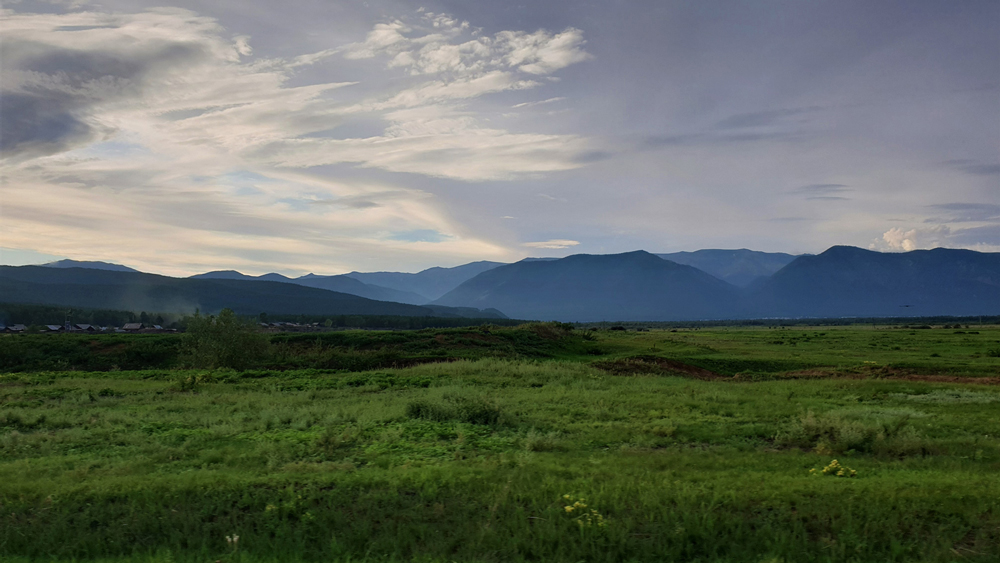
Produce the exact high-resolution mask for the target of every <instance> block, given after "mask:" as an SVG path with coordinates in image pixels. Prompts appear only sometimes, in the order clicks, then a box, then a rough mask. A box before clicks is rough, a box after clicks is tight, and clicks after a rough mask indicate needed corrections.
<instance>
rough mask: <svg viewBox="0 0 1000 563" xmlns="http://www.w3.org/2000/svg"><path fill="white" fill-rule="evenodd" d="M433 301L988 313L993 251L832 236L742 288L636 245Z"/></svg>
mask: <svg viewBox="0 0 1000 563" xmlns="http://www.w3.org/2000/svg"><path fill="white" fill-rule="evenodd" d="M654 259H655V260H654ZM657 262H659V263H660V264H662V265H660V264H657ZM666 265H669V266H666ZM678 268H684V270H679V269H678ZM434 304H440V305H448V306H453V307H454V306H473V307H495V308H497V309H500V310H501V311H504V312H505V313H506V314H508V315H512V316H515V317H517V318H538V319H543V320H561V321H601V320H619V321H631V320H635V321H640V320H645V321H656V320H690V319H700V320H711V319H739V318H767V317H786V318H787V317H792V318H796V317H869V316H887V317H898V316H933V315H979V314H983V315H987V314H989V315H995V314H1000V253H982V252H975V251H971V250H953V249H944V248H939V249H934V250H919V251H912V252H906V253H880V252H873V251H868V250H863V249H860V248H854V247H841V246H835V247H833V248H830V249H829V250H827V251H826V252H823V253H822V254H819V255H815V256H812V255H804V256H799V257H796V258H794V259H793V260H792V261H791V262H789V263H788V264H787V265H786V266H784V267H783V268H781V269H780V270H778V271H777V272H775V273H774V274H773V275H772V276H770V277H769V278H765V279H762V280H758V281H757V282H755V283H752V285H751V286H750V287H746V288H737V287H736V286H734V285H732V284H729V283H726V282H724V281H722V280H720V279H718V278H716V277H713V276H711V275H709V274H708V273H706V272H703V271H702V270H699V269H696V268H694V267H692V266H686V265H680V264H676V263H674V262H671V261H668V260H666V259H663V258H659V257H658V256H654V255H652V254H649V253H646V252H642V251H639V252H630V253H624V254H614V255H603V256H594V255H586V254H579V255H574V256H569V257H566V258H562V259H560V260H553V261H545V262H518V263H515V264H510V265H507V266H501V267H498V268H495V269H492V270H489V271H487V272H484V273H482V274H480V275H478V276H476V277H474V278H472V279H470V280H468V281H467V282H465V283H463V284H462V285H460V286H459V287H457V288H455V289H454V290H452V291H451V292H449V293H448V294H446V295H444V296H443V297H442V298H441V299H438V300H437V301H435V302H434Z"/></svg>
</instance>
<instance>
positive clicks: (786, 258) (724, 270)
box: [657, 248, 796, 287]
mask: <svg viewBox="0 0 1000 563" xmlns="http://www.w3.org/2000/svg"><path fill="white" fill-rule="evenodd" d="M657 256H659V257H660V258H663V259H664V260H670V261H671V262H676V263H678V264H686V265H688V266H694V267H695V268H698V269H699V270H702V271H704V272H708V273H709V274H712V275H713V276H715V277H717V278H719V279H720V280H722V281H725V282H729V283H731V284H733V285H735V286H737V287H747V286H749V285H751V284H753V283H754V282H757V281H760V280H762V279H765V278H767V277H769V276H771V275H773V274H774V273H775V272H777V271H778V270H780V269H782V268H784V267H785V266H787V265H788V264H789V263H791V261H792V260H795V258H796V256H795V255H793V254H785V253H784V252H760V251H757V250H747V249H746V248H741V249H739V250H721V249H705V250H696V251H694V252H671V253H668V254H657Z"/></svg>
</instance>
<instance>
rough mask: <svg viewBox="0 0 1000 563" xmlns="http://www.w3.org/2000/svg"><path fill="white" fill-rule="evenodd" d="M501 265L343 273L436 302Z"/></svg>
mask: <svg viewBox="0 0 1000 563" xmlns="http://www.w3.org/2000/svg"><path fill="white" fill-rule="evenodd" d="M503 265H504V264H503V263H502V262H490V261H487V260H482V261H479V262H470V263H468V264H462V265H461V266H455V267H454V268H441V267H433V268H427V269H426V270H423V271H420V272H417V273H416V274H408V273H403V272H369V273H365V272H351V273H349V274H344V275H345V276H348V277H352V278H354V279H356V280H359V281H362V282H364V283H366V284H372V285H378V286H382V287H387V288H390V289H395V290H398V291H410V292H413V293H416V294H419V295H421V296H423V297H426V298H427V301H434V300H435V299H438V298H439V297H441V296H442V295H444V294H445V293H448V292H449V291H451V290H452V289H455V288H456V287H458V286H459V285H460V284H462V283H463V282H465V281H466V280H469V279H471V278H473V277H475V276H477V275H479V274H481V273H483V272H485V271H487V270H492V269H493V268H496V267H498V266H503Z"/></svg>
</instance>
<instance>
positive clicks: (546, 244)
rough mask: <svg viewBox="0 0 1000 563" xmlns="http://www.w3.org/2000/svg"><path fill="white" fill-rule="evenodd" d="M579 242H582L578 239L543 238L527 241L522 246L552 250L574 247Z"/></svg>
mask: <svg viewBox="0 0 1000 563" xmlns="http://www.w3.org/2000/svg"><path fill="white" fill-rule="evenodd" d="M578 244H580V242H579V241H576V240H567V239H551V240H543V241H537V242H526V243H524V244H523V245H522V246H527V247H528V248H542V249H551V250H561V249H564V248H570V247H573V246H577V245H578Z"/></svg>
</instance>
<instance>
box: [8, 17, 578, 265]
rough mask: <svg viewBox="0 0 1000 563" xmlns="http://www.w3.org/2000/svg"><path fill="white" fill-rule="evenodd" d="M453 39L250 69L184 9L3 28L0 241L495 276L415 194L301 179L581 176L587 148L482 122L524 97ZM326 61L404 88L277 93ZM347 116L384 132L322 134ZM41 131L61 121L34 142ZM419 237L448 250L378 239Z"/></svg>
mask: <svg viewBox="0 0 1000 563" xmlns="http://www.w3.org/2000/svg"><path fill="white" fill-rule="evenodd" d="M472 33H473V32H471V31H470V28H469V24H468V23H467V22H459V21H457V20H455V19H454V18H452V17H450V16H447V15H442V14H429V13H423V14H422V16H421V23H420V24H419V25H417V24H413V25H410V24H404V23H402V22H399V21H394V22H390V23H383V24H378V25H376V26H375V27H374V28H373V29H372V30H371V32H370V33H368V35H367V36H366V38H365V40H364V41H363V42H362V43H358V44H354V45H349V46H346V47H342V48H338V47H332V48H330V49H325V50H322V51H319V52H314V53H308V54H303V55H300V56H297V57H292V58H289V59H273V58H272V59H267V58H253V57H254V50H253V48H252V40H251V38H249V37H247V36H236V37H232V36H231V35H229V34H227V32H226V30H225V29H223V28H222V27H221V26H220V25H219V24H218V22H216V21H215V20H213V19H211V18H207V17H203V16H200V15H198V14H196V13H193V12H190V11H187V10H181V9H174V8H161V9H152V10H149V11H146V12H142V13H136V14H103V13H97V12H76V13H68V14H21V13H14V12H11V11H9V10H8V11H5V12H4V51H5V52H4V57H5V64H4V67H3V69H2V75H0V87H2V89H3V96H2V99H3V102H4V103H5V110H6V109H7V108H8V107H9V106H8V105H7V104H11V103H15V102H17V103H20V104H21V105H20V106H18V107H16V108H15V109H16V110H17V111H14V112H7V114H8V115H13V116H17V118H18V119H22V121H23V124H24V126H23V127H21V128H20V129H18V128H13V129H11V128H7V126H6V125H5V130H4V137H5V138H4V139H3V140H2V142H3V143H4V146H3V149H4V154H3V156H4V160H3V162H2V164H0V174H2V175H3V178H4V208H3V221H2V225H0V235H2V238H3V240H4V244H5V245H9V246H11V247H14V248H33V249H36V250H38V251H41V252H48V253H51V254H56V255H59V256H67V257H70V258H77V259H107V258H108V257H114V258H115V260H116V261H119V262H123V263H127V264H129V265H132V266H135V267H140V268H142V267H146V268H152V269H155V270H158V271H163V272H168V273H191V272H194V271H198V270H200V269H203V268H207V267H211V268H218V267H233V268H240V269H245V270H247V271H250V272H254V271H256V272H258V273H259V272H261V271H266V270H268V269H277V268H279V267H281V266H282V265H287V264H294V265H295V266H294V267H295V268H299V269H301V270H311V271H317V272H325V273H335V272H336V271H339V270H347V269H355V268H363V267H364V264H365V261H366V260H372V257H373V256H376V257H377V260H379V262H378V264H373V266H378V267H384V265H385V263H386V262H391V261H393V260H396V261H397V267H399V268H406V267H407V265H411V264H412V265H417V266H419V265H423V264H426V260H427V259H426V258H421V257H422V256H435V257H437V258H435V260H439V259H440V257H441V256H442V255H445V256H453V257H455V258H456V259H459V260H460V259H483V258H494V259H509V258H511V257H512V254H511V253H510V251H509V250H507V249H505V248H503V247H502V246H499V245H497V244H494V243H491V242H489V241H486V240H482V239H478V238H476V237H475V236H472V235H471V234H469V233H468V230H467V229H466V228H464V227H463V226H462V225H460V224H457V223H455V221H454V220H452V219H451V218H450V217H449V215H448V214H447V213H446V212H444V211H442V210H441V209H439V203H438V202H437V201H436V200H435V198H433V197H430V196H429V194H427V193H425V192H422V191H419V190H413V189H407V188H403V187H400V186H397V185H390V184H385V183H379V182H365V181H358V180H354V181H350V182H342V181H338V180H336V179H334V178H331V177H328V176H326V175H325V173H319V172H316V173H314V172H312V171H311V169H313V168H315V167H317V166H321V165H329V164H338V163H356V164H358V165H360V166H362V167H370V168H382V169H385V170H390V171H395V172H407V173H413V174H421V175H427V176H434V177H445V178H452V179H458V180H467V181H480V180H487V179H513V178H517V177H521V176H525V175H533V174H541V173H545V172H551V171H558V170H567V169H571V168H575V167H578V166H580V165H581V164H580V163H581V162H582V160H581V159H580V156H581V155H584V154H586V153H588V152H589V151H591V150H593V147H592V146H591V144H592V143H591V142H590V141H589V140H587V139H584V138H581V137H577V136H573V135H565V134H561V135H552V134H542V133H527V132H511V131H507V130H504V129H499V128H496V127H488V126H483V125H482V124H481V119H480V117H479V115H478V114H477V113H476V112H475V111H474V109H472V108H470V107H469V105H468V104H469V102H470V101H471V100H474V99H476V98H478V97H481V96H485V95H489V94H493V93H497V92H502V91H507V90H518V89H528V88H535V87H538V86H539V83H537V82H536V81H535V80H533V79H532V78H531V76H532V75H533V74H536V73H535V72H534V71H526V70H522V69H521V68H520V67H512V66H511V65H509V64H508V63H506V62H503V60H504V59H503V57H504V56H506V55H504V54H503V53H500V54H498V52H497V51H496V46H495V43H496V39H495V38H482V37H480V38H470V37H469V35H470V34H472ZM539 33H540V34H541V35H538V34H539ZM515 35H517V34H515ZM534 35H538V37H539V41H537V43H538V47H537V49H538V50H539V53H540V54H538V55H535V56H532V57H529V59H530V60H529V59H525V62H524V63H523V64H520V63H519V64H520V66H524V65H530V64H536V63H538V62H539V61H545V60H550V59H551V55H546V54H544V53H543V51H545V49H551V48H557V46H554V45H549V47H546V46H545V45H548V44H549V43H552V41H555V43H557V44H558V43H559V42H560V41H562V40H561V39H560V40H556V38H557V37H558V35H551V34H547V33H545V32H538V33H536V34H534ZM545 37H548V38H549V40H550V41H548V43H547V42H546V41H544V40H543V39H544V38H545ZM336 53H342V54H343V56H344V57H346V58H351V59H355V60H364V59H369V58H375V57H383V56H385V57H389V60H387V61H384V62H380V63H379V66H380V67H383V66H388V67H398V68H405V69H407V70H406V71H407V72H408V73H410V74H412V75H414V76H417V77H422V78H420V79H418V80H420V82H417V83H416V84H404V85H403V86H402V87H401V88H400V87H399V86H397V87H396V88H397V89H396V90H390V91H383V92H382V93H381V94H375V95H368V97H364V98H360V99H359V95H358V94H353V91H354V89H352V88H351V86H353V85H354V84H355V83H354V82H321V83H313V84H306V85H294V86H293V85H291V84H290V78H292V76H293V74H294V72H295V71H296V69H299V68H301V67H304V66H308V65H312V64H315V63H317V62H319V61H321V60H329V59H330V57H331V56H332V55H334V54H336ZM570 58H573V57H570ZM576 58H577V59H579V56H577V57H576ZM494 59H496V60H499V61H501V62H499V63H494ZM567 60H568V59H567ZM39 61H42V62H43V63H44V62H45V61H52V62H51V63H50V64H48V65H47V66H46V65H45V64H41V65H40V64H39ZM531 61H535V62H531ZM550 66H551V65H550ZM557 66H558V65H556V66H552V67H551V68H553V69H555V68H556V67H557ZM384 72H390V73H391V72H393V71H392V70H391V68H389V69H388V70H386V71H384ZM409 80H413V79H409ZM359 116H361V117H366V118H368V119H383V120H384V122H385V131H384V133H383V134H382V135H377V136H369V137H362V138H355V139H336V138H329V137H324V136H323V135H322V132H324V131H329V130H334V131H336V129H337V127H338V126H340V125H341V123H343V121H344V120H345V119H349V118H350V119H354V118H357V117H359ZM46 119H60V120H63V122H59V123H56V122H53V123H52V126H51V127H50V128H49V129H43V128H40V127H39V126H38V124H39V123H41V124H45V123H46V121H45V120H46ZM5 123H6V122H5ZM390 194H391V195H390ZM315 202H334V204H330V205H316V204H315ZM336 202H340V203H339V204H336ZM422 230H428V231H429V230H434V231H435V232H446V233H449V236H448V237H445V238H443V239H442V240H441V241H440V242H430V241H411V242H407V241H405V240H396V239H393V238H391V237H389V236H386V235H385V233H391V232H399V231H414V232H416V231H422ZM109 231H113V232H116V233H127V234H126V235H124V236H108V233H109ZM195 249H196V250H195ZM285 269H286V270H287V269H288V267H287V266H285Z"/></svg>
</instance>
